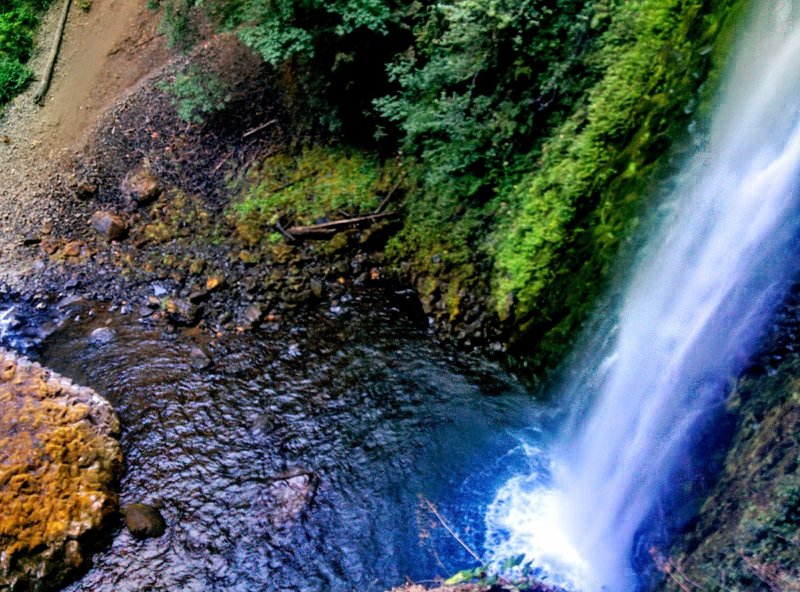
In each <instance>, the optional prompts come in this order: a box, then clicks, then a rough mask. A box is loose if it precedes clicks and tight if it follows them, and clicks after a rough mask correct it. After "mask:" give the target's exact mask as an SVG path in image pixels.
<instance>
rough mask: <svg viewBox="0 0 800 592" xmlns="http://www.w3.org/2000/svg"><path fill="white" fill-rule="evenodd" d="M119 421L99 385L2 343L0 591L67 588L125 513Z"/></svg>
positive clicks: (0, 397)
mask: <svg viewBox="0 0 800 592" xmlns="http://www.w3.org/2000/svg"><path fill="white" fill-rule="evenodd" d="M118 436H119V420H118V419H117V416H116V414H115V413H114V410H113V408H112V407H111V405H110V404H109V403H108V402H107V401H105V400H104V399H103V398H101V397H100V396H99V395H98V394H97V393H95V392H94V391H92V390H91V389H87V388H82V387H79V386H76V385H74V384H72V383H71V382H70V381H69V380H68V379H65V378H63V377H61V376H59V375H57V374H55V373H54V372H51V371H49V370H47V369H45V368H43V367H41V366H39V365H38V364H35V363H31V362H30V361H28V360H27V359H25V358H23V357H20V356H17V355H16V354H13V353H11V352H8V351H5V350H2V349H0V592H8V591H15V592H16V591H29V590H37V591H40V590H41V591H45V590H53V589H58V588H60V587H62V586H63V585H64V584H66V583H67V582H68V581H69V580H70V579H71V578H72V577H73V576H74V575H75V574H76V573H77V572H78V571H79V570H80V569H81V568H82V567H83V566H84V565H85V563H86V562H87V560H88V556H89V554H90V552H91V550H92V548H93V546H95V545H96V544H97V542H98V538H99V537H100V536H101V534H102V531H103V530H104V529H105V528H106V527H107V526H109V524H110V523H111V522H112V521H113V518H114V516H115V515H116V513H117V508H118V497H117V493H116V489H117V486H118V481H119V477H120V473H121V469H122V451H121V448H120V445H119V442H118V440H117V438H118Z"/></svg>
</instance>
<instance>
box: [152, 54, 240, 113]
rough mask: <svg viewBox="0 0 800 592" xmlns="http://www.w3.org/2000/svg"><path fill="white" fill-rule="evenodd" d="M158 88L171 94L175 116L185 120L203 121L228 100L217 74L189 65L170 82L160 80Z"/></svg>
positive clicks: (229, 97) (228, 95) (223, 85)
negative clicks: (176, 111)
mask: <svg viewBox="0 0 800 592" xmlns="http://www.w3.org/2000/svg"><path fill="white" fill-rule="evenodd" d="M159 88H160V89H161V90H163V91H165V92H167V93H169V94H170V95H171V96H172V104H173V105H174V106H175V108H176V109H177V110H178V115H179V116H180V118H181V119H183V120H184V121H186V122H187V123H196V124H201V123H204V122H205V121H206V119H207V118H208V117H209V116H210V115H213V114H214V113H217V112H219V111H222V110H223V109H224V108H225V107H226V105H227V104H228V103H229V102H230V99H231V95H230V92H229V90H228V87H227V86H226V85H225V83H224V82H223V81H222V80H221V79H220V78H219V76H217V75H216V74H214V73H210V72H206V71H204V70H203V69H202V68H201V67H200V66H190V67H189V68H187V69H186V70H185V71H184V72H181V73H180V74H178V75H177V76H176V77H175V81H174V82H173V83H172V84H168V83H161V84H159Z"/></svg>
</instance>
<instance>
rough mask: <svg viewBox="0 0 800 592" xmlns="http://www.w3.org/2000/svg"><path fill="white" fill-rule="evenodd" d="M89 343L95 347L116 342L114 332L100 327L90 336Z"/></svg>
mask: <svg viewBox="0 0 800 592" xmlns="http://www.w3.org/2000/svg"><path fill="white" fill-rule="evenodd" d="M89 341H90V342H91V343H93V344H95V345H103V344H105V343H111V342H112V341H114V330H113V329H111V328H109V327H98V328H97V329H95V330H94V331H92V332H91V334H90V335H89Z"/></svg>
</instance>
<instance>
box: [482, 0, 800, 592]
mask: <svg viewBox="0 0 800 592" xmlns="http://www.w3.org/2000/svg"><path fill="white" fill-rule="evenodd" d="M758 4H760V5H761V6H759V7H758V11H759V14H757V15H754V20H753V23H752V26H751V27H750V30H749V32H748V33H747V38H746V39H745V40H744V41H743V43H742V44H741V51H740V52H739V54H738V57H737V58H736V60H735V61H734V66H733V69H732V71H731V77H730V81H729V83H728V85H727V86H726V88H725V91H724V93H723V95H722V97H721V105H720V108H719V111H718V113H717V115H716V116H715V118H714V124H713V128H712V132H711V136H710V138H709V140H708V142H707V144H704V146H705V149H703V150H700V151H698V154H697V155H696V156H695V158H694V159H693V160H692V162H690V163H689V164H688V165H687V168H686V170H685V171H684V174H682V175H681V176H680V179H681V180H680V181H679V183H678V187H677V189H676V190H675V193H674V196H673V198H672V199H671V200H670V202H669V205H670V207H671V208H673V211H672V212H671V215H669V216H668V217H667V220H666V221H664V222H663V223H662V228H661V229H660V230H659V231H658V232H657V233H655V234H656V236H655V237H654V238H653V239H652V241H651V243H650V244H649V246H648V247H647V248H646V249H645V251H644V252H643V254H642V256H641V259H640V261H639V263H638V264H637V267H636V269H635V272H634V274H633V278H632V281H631V283H630V285H629V286H628V289H627V291H626V293H625V297H624V300H623V303H622V306H621V308H620V310H619V311H618V314H617V315H615V316H614V318H612V319H608V320H607V321H606V322H604V323H598V325H600V326H601V328H600V329H599V334H598V335H595V336H594V337H591V336H590V337H589V338H588V341H593V342H595V343H597V342H600V341H602V340H604V339H606V338H608V336H609V335H611V336H613V339H612V344H611V350H610V351H608V350H600V351H586V352H585V353H584V355H583V356H577V357H576V359H577V360H579V361H582V362H581V363H582V365H583V366H584V367H585V368H586V369H590V370H591V372H590V374H591V375H590V376H589V375H588V374H587V372H583V373H581V377H582V378H581V379H580V380H577V381H575V382H574V383H572V384H569V385H567V392H565V393H564V396H566V397H570V396H571V397H573V398H574V400H575V401H576V404H578V403H580V402H581V401H583V400H586V398H587V397H588V398H590V400H591V407H590V409H589V411H588V413H587V414H585V416H584V417H583V418H582V419H581V420H580V423H579V424H578V429H577V430H576V431H574V432H572V433H571V434H570V435H569V439H567V438H565V442H564V444H563V445H562V446H561V447H560V448H561V450H560V451H559V454H558V458H559V459H560V464H561V465H562V467H561V468H560V469H558V470H557V471H555V473H556V474H555V475H554V479H553V482H554V483H555V484H554V485H549V484H546V483H544V482H542V481H541V480H540V481H536V482H535V483H529V484H528V485H527V486H525V485H524V484H523V483H522V481H520V480H519V479H518V480H517V481H516V482H515V481H513V480H512V481H511V482H509V483H507V484H506V485H505V486H504V487H503V488H502V490H501V491H500V493H499V494H498V497H497V500H496V501H495V503H494V505H493V506H492V508H490V511H489V515H488V517H487V525H488V526H489V534H490V536H489V539H490V543H491V544H495V548H494V549H493V554H494V556H495V557H498V558H499V557H502V556H504V555H510V554H512V553H514V552H525V553H526V554H527V555H528V556H529V557H530V558H531V559H534V560H535V561H536V564H537V565H539V566H540V567H543V568H544V569H546V570H547V571H550V572H552V575H553V576H554V577H556V579H560V580H561V581H562V582H563V583H565V584H567V585H570V586H572V587H573V588H579V589H582V590H586V591H591V592H594V591H596V590H601V589H604V590H610V591H612V592H620V591H627V590H631V589H633V588H634V587H635V583H636V574H634V573H633V569H632V567H631V555H632V551H633V545H634V542H635V540H636V537H637V533H638V531H639V530H640V528H641V527H642V525H643V523H644V522H645V521H646V520H647V518H648V517H649V516H650V515H651V513H652V512H653V510H654V507H655V506H656V504H657V503H658V502H659V500H660V499H661V498H662V496H663V494H664V493H665V492H668V491H670V490H674V489H676V488H677V487H679V486H680V484H678V483H672V482H671V481H672V480H673V479H674V477H675V475H676V474H677V472H676V469H677V467H678V465H679V464H680V463H681V462H682V460H683V458H684V457H685V456H686V455H687V454H689V453H690V450H691V443H692V442H691V441H692V438H693V437H695V438H696V437H697V432H698V427H699V426H700V424H701V423H702V420H704V419H706V418H707V417H709V413H712V414H713V410H714V408H718V407H719V405H720V404H721V403H722V400H723V398H724V396H725V394H726V388H727V385H728V384H729V383H730V381H731V380H732V379H733V378H734V377H735V376H736V375H737V374H738V373H740V372H741V371H742V370H743V367H744V365H745V364H746V361H747V358H748V356H749V355H751V354H752V350H753V348H754V347H755V345H756V341H757V339H758V338H759V336H760V334H761V333H762V331H763V330H764V328H765V326H766V323H767V322H768V320H769V318H770V316H771V314H772V313H773V312H774V309H775V307H776V306H778V305H779V303H780V301H781V298H782V296H783V295H784V292H785V290H786V287H787V284H788V283H789V281H790V279H791V278H792V277H793V276H794V272H795V271H796V269H797V267H798V266H797V262H796V257H797V246H798V235H799V234H800V232H799V229H800V212H798V209H800V208H798V202H799V201H800V199H799V197H800V196H798V193H800V191H798V188H799V187H798V185H799V184H798V179H799V178H800V67H798V64H800V25H799V24H798V23H800V0H795V1H791V0H783V1H776V0H770V1H768V2H766V1H765V2H763V3H758ZM712 416H713V415H712ZM556 492H557V493H556ZM554 499H556V500H557V503H555V502H554V501H553V500H554ZM498 532H500V533H502V536H501V537H500V539H502V540H501V541H500V542H496V541H493V538H498V535H497V533H498ZM548 540H555V541H557V545H555V547H554V548H553V549H552V550H550V551H548V545H547V542H548ZM548 552H549V553H550V555H555V556H556V557H555V558H553V557H547V554H548ZM542 554H544V558H542V557H541V555H542ZM537 555H538V556H537Z"/></svg>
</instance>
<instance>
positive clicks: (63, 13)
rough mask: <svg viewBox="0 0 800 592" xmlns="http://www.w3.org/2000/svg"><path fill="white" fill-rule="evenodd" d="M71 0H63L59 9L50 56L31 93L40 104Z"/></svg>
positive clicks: (54, 64) (54, 63)
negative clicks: (34, 90)
mask: <svg viewBox="0 0 800 592" xmlns="http://www.w3.org/2000/svg"><path fill="white" fill-rule="evenodd" d="M70 4H72V0H64V8H63V9H62V11H61V20H60V21H59V23H58V28H57V29H56V34H55V36H54V38H53V47H51V48H50V57H49V58H48V59H47V66H46V67H45V69H44V74H43V75H42V81H41V82H40V83H39V88H38V89H36V94H34V95H33V100H34V101H36V102H37V103H39V104H41V103H42V101H43V100H44V96H45V95H46V94H47V89H48V88H50V81H51V80H52V79H53V70H54V69H55V67H56V58H58V50H59V48H60V47H61V38H62V37H63V36H64V27H65V26H66V24H67V16H68V15H69V7H70Z"/></svg>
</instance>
